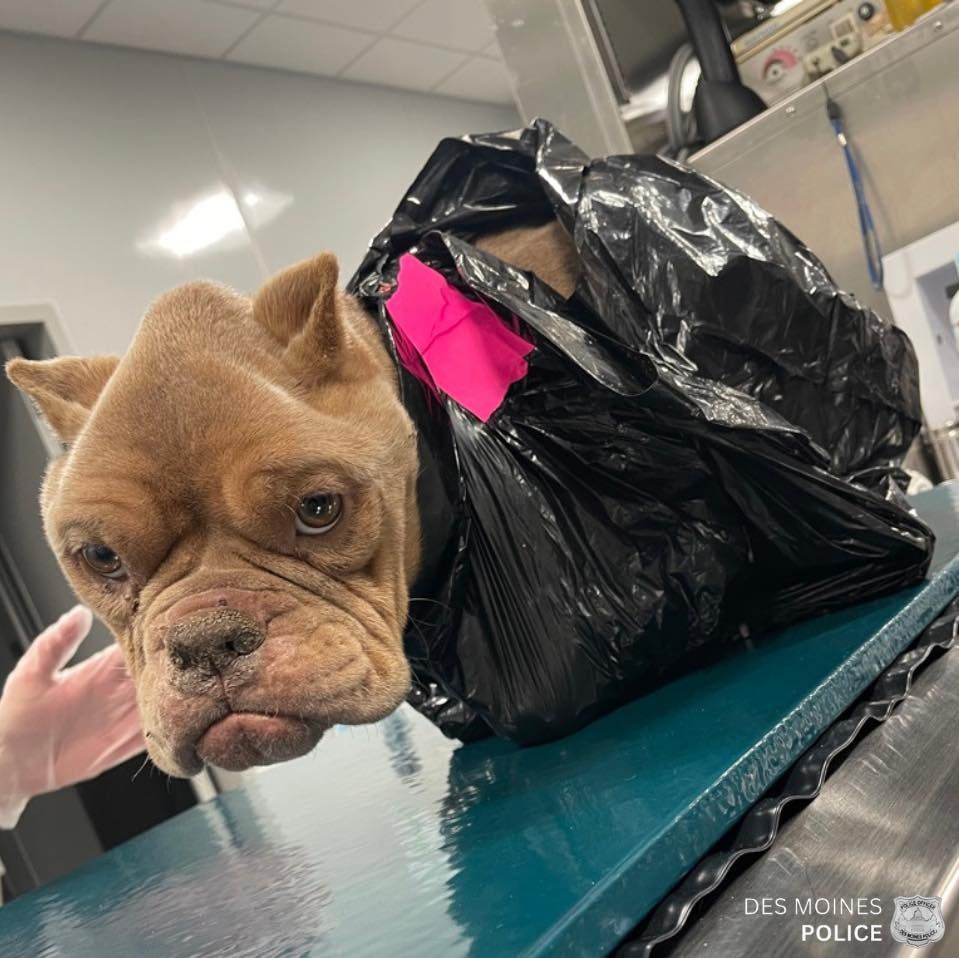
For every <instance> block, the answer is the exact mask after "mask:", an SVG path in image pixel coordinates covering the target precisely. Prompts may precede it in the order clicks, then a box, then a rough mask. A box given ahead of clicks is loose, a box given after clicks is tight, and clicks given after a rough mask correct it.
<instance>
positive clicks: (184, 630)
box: [166, 608, 266, 672]
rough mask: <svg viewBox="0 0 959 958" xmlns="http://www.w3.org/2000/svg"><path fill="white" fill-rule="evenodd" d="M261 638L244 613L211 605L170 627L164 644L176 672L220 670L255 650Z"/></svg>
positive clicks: (263, 636) (260, 631)
mask: <svg viewBox="0 0 959 958" xmlns="http://www.w3.org/2000/svg"><path fill="white" fill-rule="evenodd" d="M265 638H266V636H265V635H264V633H263V630H262V629H261V628H260V627H259V626H258V625H257V624H256V622H254V621H253V620H252V619H251V618H250V617H249V616H248V615H246V614H245V613H243V612H239V611H237V610H236V609H224V608H215V609H210V610H208V611H205V612H203V613H201V614H199V615H192V616H190V617H189V618H188V619H184V620H183V621H182V622H177V623H176V624H175V625H173V626H171V627H170V630H169V632H168V634H167V639H166V647H167V652H168V654H169V656H170V661H171V662H172V663H173V666H174V668H176V669H178V670H180V671H186V670H188V669H196V670H201V671H204V672H222V671H224V670H225V669H227V668H229V666H230V665H232V664H233V662H235V661H236V660H237V659H238V658H240V657H241V656H244V655H250V654H251V653H253V652H255V651H256V650H257V649H258V648H259V647H260V646H261V645H262V644H263V640H264V639H265Z"/></svg>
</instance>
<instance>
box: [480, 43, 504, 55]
mask: <svg viewBox="0 0 959 958" xmlns="http://www.w3.org/2000/svg"><path fill="white" fill-rule="evenodd" d="M481 52H482V54H483V56H484V57H496V59H497V60H502V59H503V51H502V50H500V48H499V40H494V41H493V42H492V43H491V44H490V45H489V46H488V47H483V49H482V51H481Z"/></svg>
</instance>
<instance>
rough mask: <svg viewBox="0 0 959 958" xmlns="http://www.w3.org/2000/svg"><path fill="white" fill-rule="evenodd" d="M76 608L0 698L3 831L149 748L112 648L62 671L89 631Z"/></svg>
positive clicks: (44, 637)
mask: <svg viewBox="0 0 959 958" xmlns="http://www.w3.org/2000/svg"><path fill="white" fill-rule="evenodd" d="M92 621H93V618H92V616H91V614H90V610H89V609H87V608H85V607H84V606H82V605H78V606H75V607H74V608H72V609H71V610H70V611H69V612H67V613H66V614H65V615H63V616H61V617H60V619H59V620H57V621H56V622H55V623H54V624H53V625H51V626H50V627H49V628H48V629H46V630H45V631H44V632H42V633H41V634H40V635H38V636H37V638H36V639H35V640H34V641H33V644H32V645H31V646H30V648H29V649H28V650H27V651H26V652H25V653H24V654H23V656H22V658H21V659H20V661H19V662H18V663H17V665H16V667H15V668H14V669H13V671H12V672H11V673H10V675H9V677H8V678H7V681H6V684H5V685H4V688H3V694H2V695H0V828H13V826H14V825H15V824H16V822H17V819H18V818H19V817H20V814H21V812H22V811H23V809H24V806H25V805H26V804H27V801H28V800H29V799H30V798H32V797H33V796H34V795H40V794H42V793H43V792H52V791H54V790H55V789H58V788H63V787H64V786H66V785H73V784H74V783H76V782H80V781H83V780H84V779H87V778H93V777H94V776H96V775H99V774H100V772H103V771H105V770H106V769H108V768H112V767H113V766H114V765H117V764H119V763H120V762H123V761H125V760H126V759H128V758H132V757H133V756H134V755H136V754H137V753H138V752H142V751H143V749H144V748H145V747H146V743H145V742H144V740H143V733H142V731H141V728H140V716H139V713H138V712H137V708H136V701H135V699H134V692H133V683H132V682H131V680H130V677H129V675H128V674H127V671H126V666H125V665H124V662H123V656H122V654H121V653H120V649H119V647H118V646H116V645H114V646H111V647H110V648H108V649H104V650H103V651H102V652H97V653H96V654H95V655H92V656H90V658H88V659H86V660H85V661H83V662H81V663H80V664H79V665H74V666H72V667H71V668H68V669H67V668H64V666H65V665H66V663H67V662H69V661H70V659H71V658H72V657H73V655H74V653H75V652H76V651H77V648H79V646H80V643H81V642H82V641H83V640H84V638H85V637H86V635H87V633H88V632H89V631H90V625H91V624H92Z"/></svg>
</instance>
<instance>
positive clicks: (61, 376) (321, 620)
mask: <svg viewBox="0 0 959 958" xmlns="http://www.w3.org/2000/svg"><path fill="white" fill-rule="evenodd" d="M478 245H481V246H483V247H484V248H486V249H487V250H488V251H490V252H493V253H496V254H499V255H501V257H502V258H503V259H506V260H507V261H509V262H512V263H514V264H515V265H518V266H520V267H522V268H527V269H533V270H534V271H536V272H537V273H538V274H539V275H540V276H541V278H542V279H544V280H545V281H546V282H549V283H550V284H551V285H553V286H555V287H556V288H557V289H558V290H560V291H561V292H563V293H564V294H566V295H569V294H570V293H571V292H572V289H573V286H574V277H575V269H576V261H575V253H574V252H573V248H572V244H571V242H570V241H569V239H568V237H567V236H566V235H565V234H564V233H563V232H562V230H561V229H560V227H559V226H558V225H556V224H549V225H547V226H544V227H540V228H537V229H534V230H518V231H517V230H514V231H509V232H508V233H505V234H499V235H497V236H495V237H488V238H486V239H485V240H484V241H482V242H480V243H479V244H478ZM7 373H8V375H9V377H10V379H11V380H12V381H13V382H14V383H15V384H16V385H17V386H18V387H19V388H20V389H21V390H23V391H24V392H25V393H26V394H27V395H28V396H30V398H31V399H33V401H34V402H35V403H36V404H37V406H38V407H39V409H40V410H41V412H42V413H43V414H44V416H45V417H46V419H47V420H48V421H49V423H50V424H51V426H52V427H53V428H54V430H55V431H56V432H57V433H58V435H59V436H60V438H61V440H62V441H63V442H64V443H65V444H66V451H65V452H64V453H63V455H62V456H60V457H59V458H58V459H56V460H55V461H54V462H53V463H51V465H50V467H49V469H48V472H47V475H46V478H45V480H44V485H43V491H42V495H41V506H42V511H43V518H44V525H45V529H46V534H47V537H48V539H49V541H50V544H51V546H52V547H53V549H54V551H55V552H56V554H57V556H58V558H59V561H60V563H61V565H62V567H63V569H64V571H65V573H66V575H67V577H68V578H69V580H70V582H71V583H72V584H73V587H74V588H75V590H76V592H77V594H78V595H79V596H80V597H81V599H83V601H85V602H86V603H87V604H89V605H90V607H91V608H92V609H93V610H94V611H95V612H96V613H97V615H99V616H100V617H101V618H102V619H103V620H104V621H105V622H106V623H107V625H108V626H109V627H110V629H111V630H112V631H113V633H114V635H115V636H116V638H117V641H118V642H119V643H120V645H121V646H122V648H123V650H124V653H125V656H126V660H127V663H128V665H129V669H130V672H131V674H132V676H133V679H134V682H135V684H136V687H137V697H138V701H139V705H140V711H141V714H142V718H143V725H144V731H145V734H146V736H147V742H148V746H149V752H150V756H151V758H152V759H153V761H154V762H155V763H156V764H157V765H158V766H159V767H160V768H161V769H163V770H164V771H165V772H167V773H169V774H171V775H180V776H185V775H191V774H194V773H196V772H198V771H199V770H200V768H201V767H202V765H203V763H209V764H212V765H217V766H219V767H221V768H225V769H232V770H239V769H244V768H247V767H249V766H251V765H258V764H266V763H270V762H277V761H283V760H286V759H290V758H293V757H295V756H298V755H302V754H304V753H305V752H308V751H309V750H310V749H311V748H313V746H314V745H315V744H316V742H317V741H318V740H319V738H320V736H321V735H322V734H323V732H324V731H325V730H326V729H328V728H330V727H331V726H332V725H334V724H340V723H345V724H357V723H365V722H373V721H376V720H378V719H380V718H382V717H384V716H385V715H387V714H388V713H390V712H391V711H392V710H393V709H395V708H396V707H397V706H398V705H399V704H400V703H401V702H402V701H403V699H404V697H405V695H406V693H407V691H408V688H409V681H410V674H409V667H408V665H407V662H406V659H405V657H404V653H403V640H402V636H403V629H404V626H405V624H406V615H407V604H408V588H409V585H410V582H411V580H412V577H413V576H414V574H415V572H416V569H417V564H418V561H419V524H418V517H417V505H416V489H415V485H416V476H417V456H416V437H415V434H414V430H413V426H412V423H411V421H410V419H409V417H408V416H407V415H406V412H405V411H404V409H403V406H402V405H401V403H400V400H399V398H398V392H397V382H396V377H395V371H394V367H393V365H392V362H391V360H390V359H389V357H388V355H387V353H386V351H385V350H384V348H383V346H382V344H381V341H380V339H379V334H378V331H377V329H376V327H375V325H374V323H373V322H372V320H371V319H370V318H369V317H368V316H367V315H366V314H365V312H364V311H363V310H362V309H361V308H360V307H359V305H358V304H357V303H356V302H355V301H354V300H352V299H351V298H350V297H349V296H347V295H346V294H345V293H343V292H342V291H341V290H339V289H338V288H337V265H336V260H335V259H334V257H333V256H332V255H330V254H322V255H320V256H318V257H316V258H315V259H312V260H309V261H307V262H304V263H301V264H299V265H297V266H293V267H291V268H290V269H287V270H285V271H284V272H282V273H280V274H279V275H278V276H276V277H274V278H273V279H271V280H270V281H268V282H267V283H266V285H265V286H264V287H263V288H262V289H261V290H260V291H259V292H258V293H257V294H256V295H255V296H254V297H253V299H252V301H251V300H250V299H248V298H246V297H243V296H241V295H238V294H237V293H235V292H233V291H231V290H229V289H226V288H224V287H222V286H219V285H215V284H212V283H191V284H189V285H186V286H183V287H180V288H178V289H175V290H173V291H172V292H170V293H167V294H166V295H164V296H162V297H161V298H160V299H159V300H157V301H156V302H155V303H154V304H153V305H152V306H151V307H150V309H149V310H148V312H147V313H146V315H145V317H144V319H143V321H142V324H141V326H140V328H139V330H138V332H137V334H136V336H135V338H134V340H133V343H132V345H131V346H130V349H129V351H128V352H127V354H126V355H125V356H124V357H123V358H122V359H121V358H118V357H114V356H99V357H90V358H86V359H81V358H73V357H67V358H59V359H53V360H48V361H43V362H31V361H26V360H19V359H18V360H13V361H12V362H10V363H9V364H8V366H7Z"/></svg>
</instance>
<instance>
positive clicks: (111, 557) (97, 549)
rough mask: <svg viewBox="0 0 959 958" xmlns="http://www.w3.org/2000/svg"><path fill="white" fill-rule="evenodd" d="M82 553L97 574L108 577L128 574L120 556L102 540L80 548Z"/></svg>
mask: <svg viewBox="0 0 959 958" xmlns="http://www.w3.org/2000/svg"><path fill="white" fill-rule="evenodd" d="M80 555H82V556H83V561H84V562H85V563H86V564H87V565H88V566H89V567H90V568H91V569H93V571H94V572H96V573H97V575H102V576H106V577H107V578H108V579H120V578H122V577H123V576H125V575H126V569H124V567H123V563H122V562H121V561H120V557H119V556H118V555H117V554H116V553H115V552H114V551H113V550H112V549H111V548H110V547H109V546H105V545H103V543H102V542H90V543H88V544H87V545H85V546H84V547H83V548H82V549H81V550H80Z"/></svg>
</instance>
